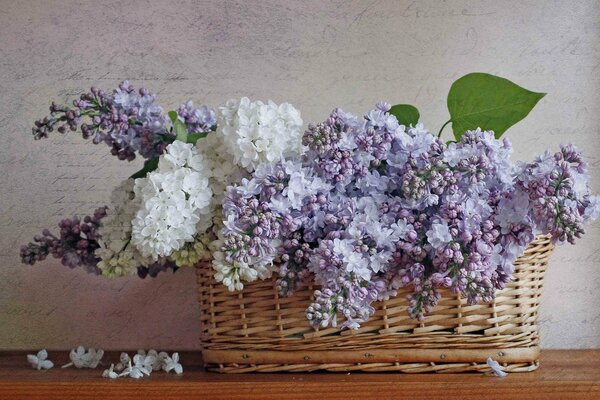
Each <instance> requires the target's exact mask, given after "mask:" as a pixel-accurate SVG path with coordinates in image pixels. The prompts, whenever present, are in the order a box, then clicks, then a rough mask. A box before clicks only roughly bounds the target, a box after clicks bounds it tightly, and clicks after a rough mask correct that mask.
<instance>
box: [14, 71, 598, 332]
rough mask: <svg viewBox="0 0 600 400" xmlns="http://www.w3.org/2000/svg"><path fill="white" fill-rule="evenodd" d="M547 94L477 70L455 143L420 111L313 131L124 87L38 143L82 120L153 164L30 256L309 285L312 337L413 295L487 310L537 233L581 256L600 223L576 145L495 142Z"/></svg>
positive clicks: (35, 246)
mask: <svg viewBox="0 0 600 400" xmlns="http://www.w3.org/2000/svg"><path fill="white" fill-rule="evenodd" d="M490 93H494V96H490ZM542 97H543V94H540V93H534V92H530V91H527V90H525V89H523V88H521V87H519V86H517V85H515V84H513V83H512V82H509V81H507V80H505V79H502V78H498V77H494V76H491V75H487V74H469V75H467V76H465V77H463V78H461V79H459V80H458V81H457V82H455V83H454V85H453V86H452V88H451V90H450V94H449V96H448V108H449V110H450V115H451V119H450V120H449V121H448V123H452V127H453V130H454V134H455V140H453V141H450V142H448V143H446V142H444V141H442V140H441V139H440V136H441V134H442V131H443V127H442V130H440V132H439V134H438V135H433V134H431V133H430V132H429V131H427V130H426V129H425V128H424V126H423V125H422V124H421V123H420V122H419V113H418V111H417V110H416V108H414V107H412V106H409V105H396V106H393V107H391V106H390V105H389V104H387V103H379V104H377V106H376V107H375V108H374V109H373V110H371V111H369V112H367V113H366V114H365V115H364V116H363V117H357V116H354V115H352V114H349V113H346V112H344V111H342V110H341V109H335V110H333V112H332V113H331V114H330V115H329V117H328V118H327V119H326V120H325V121H324V122H321V123H318V124H309V125H308V127H307V128H306V129H305V131H304V133H302V126H303V122H302V119H301V117H300V113H299V112H298V111H297V110H296V109H295V108H294V107H293V106H291V105H290V104H287V103H283V104H280V105H277V104H275V103H273V102H268V103H262V102H251V101H250V100H249V99H246V98H243V99H240V100H230V101H229V102H227V103H225V104H224V105H223V106H222V107H219V109H218V110H216V111H214V110H212V109H210V108H208V107H201V108H198V109H195V108H194V107H193V104H192V103H191V102H188V103H185V104H183V105H182V106H181V107H180V108H179V109H178V111H176V112H175V111H173V112H170V113H168V118H167V117H165V116H164V115H163V112H162V108H160V107H158V106H156V105H154V96H152V95H151V94H149V93H148V92H147V91H145V90H140V91H139V92H137V93H136V92H134V91H133V89H132V88H131V86H130V85H129V84H128V83H123V84H121V85H120V87H119V88H118V89H116V90H115V91H113V93H112V94H110V95H109V94H106V93H104V92H101V91H97V90H95V89H93V90H92V93H91V94H86V95H83V96H82V97H81V99H80V100H78V101H76V102H75V103H74V106H75V108H74V109H71V108H67V107H64V106H56V105H54V104H53V106H52V107H51V112H52V115H51V116H50V117H47V118H45V119H44V120H41V121H38V122H37V123H36V127H35V128H34V135H35V136H36V138H39V137H44V136H46V135H47V133H48V132H50V131H52V130H53V129H54V128H56V129H57V130H60V131H65V130H66V129H70V130H76V129H77V126H78V124H81V131H82V133H83V135H84V137H92V136H93V137H94V141H95V142H96V143H100V142H105V143H107V144H108V145H110V146H111V148H112V152H113V154H115V155H117V156H118V157H119V158H120V159H126V160H131V159H133V158H134V156H135V154H136V153H138V154H140V155H142V156H143V157H145V158H147V161H146V163H145V165H144V168H143V169H142V170H141V171H140V172H138V173H136V174H134V176H133V177H132V178H131V179H130V180H128V181H126V182H124V183H123V184H122V185H121V186H120V187H119V188H117V190H115V192H114V196H113V199H112V205H111V206H109V207H107V208H102V209H99V210H97V211H96V212H95V214H94V215H93V216H91V217H86V218H84V219H83V222H82V221H81V220H79V219H77V218H74V219H70V220H65V221H63V222H61V224H60V228H61V229H60V234H59V235H54V234H52V233H50V232H49V231H47V230H46V231H44V232H43V233H42V235H39V236H36V238H35V242H33V243H30V244H29V245H27V246H24V247H23V248H22V250H21V256H22V259H23V261H24V262H25V263H28V264H33V263H35V262H36V261H39V260H42V259H44V258H45V257H46V256H47V255H48V254H52V255H53V256H55V257H57V258H60V259H61V261H62V262H63V264H65V265H68V266H70V267H75V266H78V265H80V266H83V267H85V268H86V269H87V270H89V271H91V272H95V273H98V274H102V275H104V276H108V277H116V276H125V275H131V274H135V273H136V272H137V274H138V275H140V276H142V277H144V276H146V275H150V276H155V275H156V274H157V273H158V272H160V271H162V270H165V269H168V268H172V269H174V270H175V269H177V268H179V267H182V266H185V265H193V264H195V263H197V262H199V261H211V260H212V265H213V268H214V271H215V279H216V280H217V281H219V282H222V283H223V284H224V285H226V286H227V287H228V288H229V289H230V290H231V291H235V290H241V289H243V287H244V282H252V281H255V280H257V279H268V278H270V277H271V276H272V275H273V274H274V273H275V274H276V275H277V289H278V290H279V292H280V293H281V294H282V295H290V294H291V293H293V292H294V290H297V289H299V288H301V287H304V286H306V285H307V284H309V283H311V282H312V283H313V284H314V285H316V286H318V287H320V289H319V290H316V291H315V301H314V303H313V304H310V305H308V304H307V309H306V317H307V319H308V320H309V321H310V323H311V324H312V325H313V326H314V327H315V328H317V327H327V326H336V324H337V321H336V320H337V316H338V315H341V316H343V323H342V327H344V328H358V327H359V326H360V323H362V322H364V321H366V320H368V318H369V317H370V316H371V315H372V314H373V312H374V308H373V306H372V303H373V302H375V301H379V300H384V299H388V298H390V297H392V296H396V295H397V291H398V289H400V288H403V287H409V288H411V294H410V299H409V300H410V307H409V314H410V315H411V317H414V318H418V319H422V318H423V316H424V315H425V314H427V313H429V312H430V311H431V310H432V309H433V307H434V306H435V305H436V304H437V303H438V301H439V300H440V298H441V293H442V292H441V289H450V290H452V291H453V292H454V293H460V294H461V295H463V296H464V297H466V298H467V299H468V302H469V303H470V304H475V303H477V302H480V301H486V302H489V301H491V300H492V299H493V298H494V296H495V292H496V290H498V289H502V288H503V287H504V286H505V285H506V283H507V282H508V281H509V280H510V279H511V277H512V273H513V263H514V261H515V260H516V258H517V257H519V256H520V255H521V254H522V253H523V251H524V249H525V248H526V247H527V246H528V245H529V243H530V242H531V241H532V240H533V239H534V237H535V236H536V235H538V234H548V235H550V236H551V237H552V241H553V242H555V243H562V242H570V243H573V242H574V241H575V238H578V237H580V236H581V235H582V234H583V233H584V230H583V228H584V225H585V224H586V223H588V222H590V221H591V220H593V219H595V218H597V217H598V214H599V213H600V205H599V201H598V197H596V196H593V195H592V193H591V189H590V187H589V183H588V175H587V167H586V164H585V162H584V161H583V160H582V157H581V154H580V153H579V152H578V150H577V149H576V148H575V147H574V146H572V145H564V146H561V148H560V150H559V151H557V152H555V153H550V152H546V153H544V154H542V155H540V156H538V157H537V158H536V159H535V160H534V161H533V162H531V163H522V164H516V165H515V164H513V163H512V162H511V161H510V153H511V145H510V143H509V141H508V140H507V139H506V138H500V137H501V135H502V134H503V133H504V131H505V130H506V129H508V128H509V127H510V126H511V125H513V124H514V123H516V122H518V121H519V120H520V119H522V118H524V117H525V116H526V115H527V114H528V113H529V111H530V110H531V108H533V106H534V105H535V104H536V103H537V101H539V99H541V98H542ZM499 104H500V105H499ZM492 106H493V107H492ZM490 110H492V111H490ZM84 117H87V118H89V119H91V121H90V122H86V123H81V119H82V118H84ZM444 126H446V125H444Z"/></svg>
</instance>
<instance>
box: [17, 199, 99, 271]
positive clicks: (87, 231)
mask: <svg viewBox="0 0 600 400" xmlns="http://www.w3.org/2000/svg"><path fill="white" fill-rule="evenodd" d="M105 216H106V207H101V208H98V209H97V210H96V211H95V212H94V214H93V215H91V216H86V217H85V218H83V220H80V219H79V218H77V217H73V218H72V219H69V218H67V219H63V220H62V221H61V222H60V223H59V224H58V227H59V228H60V233H59V235H58V236H56V235H54V234H52V233H51V232H50V231H49V230H48V229H44V231H43V232H42V234H41V235H36V236H35V237H34V242H31V243H29V244H27V245H24V246H22V247H21V261H22V262H23V263H25V264H29V265H33V264H35V263H36V262H37V261H42V260H44V259H45V258H46V257H47V256H48V254H51V255H52V256H53V257H54V258H58V259H60V261H61V263H62V264H63V265H65V266H67V267H69V268H75V267H78V266H82V267H84V268H85V269H86V270H87V271H88V272H91V273H94V274H97V275H99V274H100V269H99V268H98V267H97V264H98V261H99V259H98V257H96V255H95V254H94V252H95V251H96V249H97V248H98V247H100V246H99V244H98V239H99V236H98V235H97V231H98V228H99V227H100V224H101V221H102V219H103V218H104V217H105Z"/></svg>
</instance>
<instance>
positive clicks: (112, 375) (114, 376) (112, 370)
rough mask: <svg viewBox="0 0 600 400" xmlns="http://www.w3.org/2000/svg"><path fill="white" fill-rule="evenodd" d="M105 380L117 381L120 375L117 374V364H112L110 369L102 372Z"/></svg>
mask: <svg viewBox="0 0 600 400" xmlns="http://www.w3.org/2000/svg"><path fill="white" fill-rule="evenodd" d="M102 377H103V378H110V379H117V378H118V377H119V374H118V373H116V372H115V364H110V368H108V369H105V370H104V371H103V372H102Z"/></svg>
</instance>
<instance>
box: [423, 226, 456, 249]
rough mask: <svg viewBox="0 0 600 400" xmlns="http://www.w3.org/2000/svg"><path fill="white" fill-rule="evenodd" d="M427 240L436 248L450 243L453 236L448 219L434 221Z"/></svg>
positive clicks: (427, 233)
mask: <svg viewBox="0 0 600 400" xmlns="http://www.w3.org/2000/svg"><path fill="white" fill-rule="evenodd" d="M426 235H427V241H428V242H429V243H430V244H431V246H433V248H434V249H439V248H440V247H443V246H445V245H446V244H448V243H450V241H451V240H452V236H451V235H450V230H449V229H448V223H447V222H446V221H441V222H434V223H433V224H431V228H430V229H429V230H428V231H427V232H426Z"/></svg>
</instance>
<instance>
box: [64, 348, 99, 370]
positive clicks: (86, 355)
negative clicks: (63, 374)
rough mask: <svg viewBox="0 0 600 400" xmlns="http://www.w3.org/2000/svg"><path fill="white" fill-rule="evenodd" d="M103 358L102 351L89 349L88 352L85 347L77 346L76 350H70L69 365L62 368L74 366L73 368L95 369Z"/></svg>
mask: <svg viewBox="0 0 600 400" xmlns="http://www.w3.org/2000/svg"><path fill="white" fill-rule="evenodd" d="M102 356H104V350H102V349H98V350H96V349H94V348H90V349H89V350H88V351H86V350H85V347H83V346H78V347H77V349H72V350H71V352H70V353H69V359H70V360H71V362H70V363H68V364H65V365H63V366H62V368H67V367H70V366H75V368H96V367H97V366H98V364H99V363H100V360H102Z"/></svg>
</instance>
